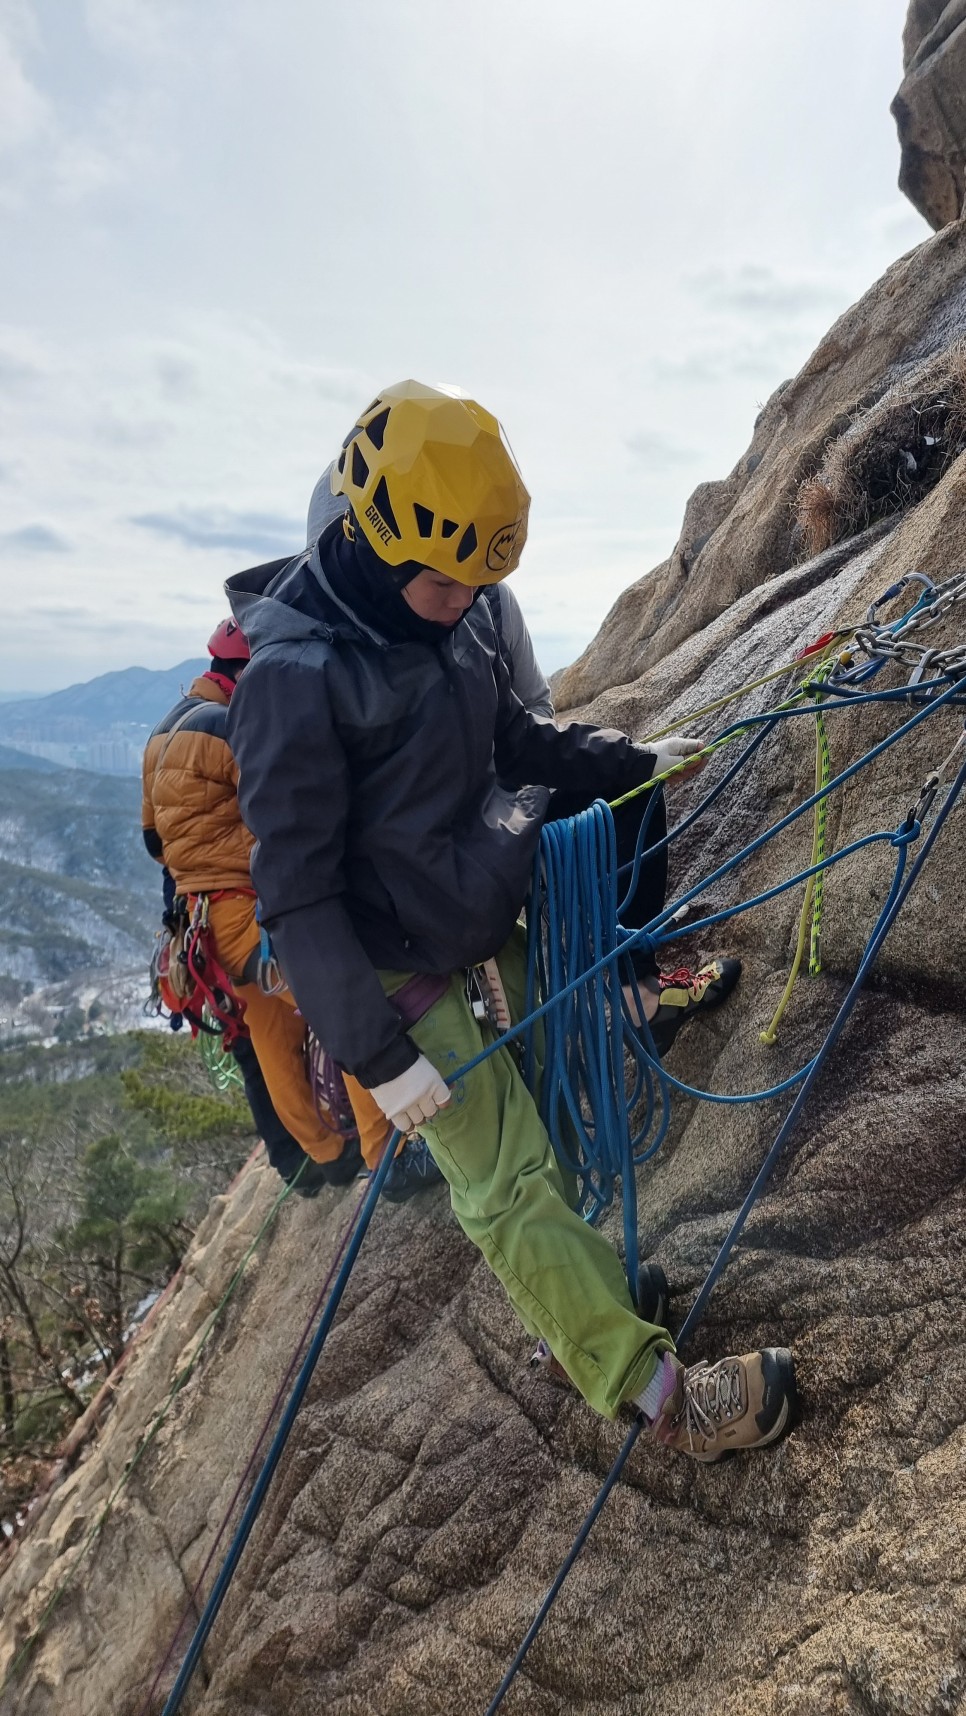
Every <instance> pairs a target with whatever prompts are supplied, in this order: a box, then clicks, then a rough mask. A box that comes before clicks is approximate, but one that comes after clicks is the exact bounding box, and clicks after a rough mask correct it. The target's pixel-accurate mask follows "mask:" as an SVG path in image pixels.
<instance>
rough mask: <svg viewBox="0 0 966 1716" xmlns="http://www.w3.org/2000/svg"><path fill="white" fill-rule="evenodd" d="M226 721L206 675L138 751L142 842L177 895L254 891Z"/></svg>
mask: <svg viewBox="0 0 966 1716" xmlns="http://www.w3.org/2000/svg"><path fill="white" fill-rule="evenodd" d="M227 717H228V698H227V696H226V694H225V692H224V691H223V690H222V689H221V686H220V685H217V684H216V683H215V681H214V680H213V679H209V678H207V677H205V676H203V677H202V678H201V679H195V680H193V681H192V683H191V686H190V687H189V690H188V695H187V696H186V697H183V698H182V699H181V702H180V703H177V704H176V705H175V707H174V708H173V709H171V710H169V711H168V714H167V715H165V717H164V719H163V721H159V722H158V725H157V726H156V727H155V729H154V732H153V733H152V734H151V737H150V739H149V740H148V743H147V749H146V750H145V753H144V762H143V764H142V769H141V779H142V789H143V790H142V801H141V824H142V828H143V831H144V844H145V846H146V847H147V849H148V851H149V852H150V854H151V856H152V858H156V859H157V860H158V862H159V863H160V864H165V865H167V868H168V869H169V870H170V872H171V874H172V876H173V877H174V880H175V886H176V888H177V891H178V893H179V894H205V893H213V892H214V891H215V890H216V889H218V888H245V889H248V890H251V891H252V892H253V891H254V890H252V883H251V875H250V873H249V868H248V860H249V857H250V854H251V849H252V846H253V845H254V838H253V836H252V835H251V834H249V832H248V829H247V828H246V827H245V824H244V823H243V822H242V819H241V811H240V810H239V808H238V765H237V764H236V762H235V759H234V757H233V756H232V752H231V746H230V745H229V743H228V738H227ZM175 728H176V729H177V731H175V730H174V729H175Z"/></svg>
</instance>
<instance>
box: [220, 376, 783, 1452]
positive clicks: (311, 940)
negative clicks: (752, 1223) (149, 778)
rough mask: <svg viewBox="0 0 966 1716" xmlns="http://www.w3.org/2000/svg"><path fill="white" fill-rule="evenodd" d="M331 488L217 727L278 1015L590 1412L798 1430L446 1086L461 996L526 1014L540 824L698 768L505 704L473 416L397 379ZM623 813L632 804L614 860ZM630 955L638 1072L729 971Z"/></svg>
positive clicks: (541, 1145) (692, 1445) (753, 1435)
mask: <svg viewBox="0 0 966 1716" xmlns="http://www.w3.org/2000/svg"><path fill="white" fill-rule="evenodd" d="M332 486H333V490H334V491H335V493H336V494H338V495H340V496H342V497H344V501H345V502H346V503H347V507H348V510H347V511H345V512H344V513H337V515H336V516H335V517H334V518H333V519H332V520H331V522H330V523H329V524H328V525H327V526H326V528H325V529H323V531H322V534H321V535H320V537H319V538H318V540H317V541H316V542H314V543H313V544H312V545H311V546H310V547H309V548H308V549H307V550H306V552H305V553H303V554H301V555H299V556H298V558H297V559H295V560H292V561H278V562H274V563H273V564H271V565H269V566H263V567H257V568H255V569H254V570H252V571H249V572H244V573H240V574H239V575H238V576H236V577H234V578H232V579H230V580H229V584H228V593H229V596H230V599H231V603H232V607H233V610H234V612H235V615H236V618H237V619H238V621H239V623H240V624H241V626H242V627H243V628H244V630H245V632H246V634H247V635H248V638H249V640H250V643H251V647H252V662H251V666H250V667H249V669H248V670H247V672H246V674H245V675H244V677H243V679H242V682H241V684H240V686H239V688H238V690H237V691H236V693H235V696H234V699H233V701H232V706H231V716H230V729H231V741H232V746H233V749H234V753H235V756H236V758H237V760H238V763H239V767H240V787H239V792H240V800H241V804H242V808H243V812H244V816H245V821H246V823H247V825H248V826H249V827H250V828H251V829H252V831H253V832H254V834H255V836H256V839H257V842H258V844H257V846H256V847H255V851H254V854H253V862H252V869H253V877H254V881H255V885H256V887H257V890H258V893H259V897H260V899H261V901H262V906H263V912H264V917H265V921H266V923H267V924H268V927H269V928H270V930H271V933H272V937H273V941H274V944H275V948H276V952H277V955H278V957H279V959H280V962H281V965H282V968H283V970H284V972H285V974H286V977H287V979H288V981H289V983H290V984H291V987H292V990H293V992H294V994H295V996H296V998H297V1000H298V1003H299V1006H300V1008H301V1010H302V1012H303V1013H304V1014H305V1016H306V1017H307V1019H308V1020H309V1021H310V1023H311V1025H312V1026H313V1029H314V1030H315V1031H316V1033H317V1035H318V1037H319V1039H320V1041H321V1042H322V1044H323V1045H324V1047H325V1048H326V1050H327V1051H328V1052H329V1053H330V1054H331V1055H332V1056H333V1058H334V1059H335V1060H336V1061H337V1062H338V1063H339V1065H340V1066H342V1067H343V1068H344V1069H345V1070H346V1071H347V1072H349V1073H350V1074H352V1075H353V1076H354V1077H355V1078H357V1079H358V1080H359V1081H360V1083H362V1084H363V1085H364V1086H366V1087H367V1088H368V1089H369V1091H370V1092H371V1094H372V1096H373V1097H374V1099H375V1101H376V1102H377V1103H378V1104H379V1106H380V1108H381V1109H382V1110H383V1112H384V1113H385V1114H386V1115H387V1117H388V1118H390V1119H391V1120H392V1121H393V1122H394V1123H395V1125H397V1126H399V1127H400V1128H401V1129H402V1130H403V1131H404V1132H410V1131H413V1130H418V1131H419V1132H420V1133H421V1134H422V1136H423V1137H424V1138H425V1139H426V1141H427V1144H428V1146H429V1149H430V1151H431V1152H432V1156H433V1158H434V1159H435V1162H436V1164H437V1165H438V1167H439V1168H440V1169H441V1170H442V1173H443V1175H444V1176H445V1178H446V1180H447V1181H448V1183H449V1188H450V1196H451V1201H452V1206H453V1210H454V1212H455V1214H456V1217H457V1219H458V1221H459V1222H460V1224H461V1226H462V1227H463V1229H464V1231H465V1232H466V1233H467V1234H468V1236H469V1238H470V1239H471V1240H472V1241H473V1242H474V1243H475V1244H476V1245H477V1246H478V1247H479V1249H480V1250H481V1251H482V1253H483V1255H484V1257H485V1258H486V1260H487V1262H488V1263H489V1265H490V1267H491V1268H492V1269H493V1270H494V1271H495V1273H496V1274H497V1275H498V1277H499V1279H500V1280H501V1282H502V1283H503V1286H504V1288H505V1289H506V1291H507V1293H508V1294H509V1297H510V1299H511V1301H512V1302H513V1305H514V1307H515V1309H516V1311H517V1313H518V1315H519V1317H520V1320H521V1322H522V1323H523V1324H524V1326H525V1328H526V1329H527V1330H528V1331H529V1332H530V1334H531V1335H533V1336H537V1337H540V1339H541V1340H543V1341H544V1342H545V1343H546V1344H547V1345H548V1346H549V1348H550V1349H551V1351H552V1353H553V1355H554V1357H555V1358H556V1359H557V1361H558V1362H559V1364H560V1365H561V1366H562V1367H563V1369H564V1370H565V1371H566V1373H567V1375H568V1376H569V1377H570V1379H571V1380H572V1382H573V1383H574V1384H575V1385H576V1387H577V1388H578V1389H579V1390H580V1391H581V1393H582V1394H583V1395H584V1397H585V1398H586V1399H587V1400H588V1401H589V1402H590V1403H591V1404H592V1405H593V1406H594V1407H596V1408H597V1410H598V1411H600V1412H602V1413H604V1414H605V1415H606V1416H607V1417H614V1416H615V1414H616V1413H617V1411H618V1409H619V1408H620V1407H621V1406H622V1405H624V1404H630V1405H632V1406H634V1407H635V1408H636V1409H637V1410H638V1411H640V1412H641V1413H643V1414H644V1415H645V1417H646V1418H647V1419H648V1421H649V1422H650V1424H651V1425H652V1427H653V1431H654V1434H655V1436H656V1437H657V1439H658V1440H659V1441H662V1442H664V1443H666V1444H667V1445H668V1446H670V1447H673V1448H676V1449H680V1450H682V1451H684V1452H687V1453H691V1454H692V1455H694V1456H695V1457H696V1458H698V1459H702V1460H714V1459H717V1458H719V1457H720V1456H721V1454H723V1453H725V1452H729V1451H731V1450H733V1449H736V1448H755V1447H760V1446H764V1445H765V1444H767V1443H770V1442H773V1441H775V1440H777V1438H778V1437H779V1436H781V1435H782V1434H783V1433H784V1431H785V1430H786V1429H787V1428H788V1427H789V1425H790V1423H791V1421H792V1417H793V1411H794V1371H793V1366H792V1360H791V1355H790V1353H788V1352H787V1351H785V1350H784V1349H782V1348H768V1349H765V1350H764V1351H761V1352H755V1353H748V1354H744V1355H741V1356H732V1357H728V1358H725V1359H721V1360H718V1361H717V1363H715V1364H711V1365H709V1364H705V1363H702V1364H699V1365H694V1366H691V1367H689V1368H688V1369H685V1368H684V1366H683V1365H682V1364H681V1363H680V1361H679V1360H678V1359H677V1358H676V1356H675V1354H674V1347H673V1342H672V1340H671V1338H670V1336H669V1334H668V1333H667V1330H666V1329H664V1328H662V1327H660V1326H659V1325H658V1324H656V1323H649V1322H647V1321H645V1320H643V1319H642V1318H641V1317H640V1316H638V1314H637V1312H636V1311H635V1308H634V1305H633V1303H632V1300H631V1298H630V1295H629V1292H628V1288H627V1284H626V1281H625V1279H624V1274H623V1271H622V1269H621V1266H620V1263H619V1261H618V1258H617V1256H616V1254H615V1252H614V1251H613V1249H612V1248H611V1246H610V1245H609V1244H608V1242H607V1241H606V1240H605V1239H604V1238H603V1236H602V1235H601V1234H600V1233H598V1232H596V1231H595V1230H594V1229H593V1228H592V1227H590V1226H588V1225H587V1224H586V1223H585V1222H584V1221H583V1220H582V1219H581V1218H580V1216H578V1215H577V1214H576V1213H575V1212H574V1210H573V1209H572V1208H571V1207H570V1205H569V1203H568V1200H567V1195H566V1190H565V1182H564V1178H563V1176H562V1174H561V1171H560V1169H559V1167H558V1165H557V1162H556V1160H555V1158H554V1155H553V1151H552V1148H551V1145H550V1142H549V1139H548V1137H547V1133H546V1131H545V1129H544V1127H543V1124H542V1122H541V1120H540V1117H539V1113H538V1110H537V1107H536V1105H535V1103H534V1100H533V1097H532V1096H531V1093H530V1091H529V1090H528V1089H527V1087H526V1085H525V1084H524V1082H523V1079H522V1077H521V1074H520V1072H519V1069H518V1067H517V1063H516V1060H515V1058H514V1056H513V1054H512V1053H511V1052H510V1051H509V1049H507V1048H501V1049H499V1050H498V1051H497V1052H496V1053H495V1054H494V1055H492V1056H491V1057H490V1058H489V1059H488V1060H487V1061H485V1062H484V1063H483V1064H482V1065H481V1066H479V1067H477V1068H476V1069H475V1070H474V1071H473V1072H471V1073H469V1074H467V1075H465V1076H464V1077H463V1078H461V1079H458V1080H457V1081H456V1083H455V1084H454V1086H453V1088H452V1089H449V1088H448V1087H447V1084H446V1082H445V1081H446V1080H447V1079H448V1078H450V1077H451V1076H452V1075H453V1074H455V1073H456V1072H457V1071H458V1069H459V1068H460V1067H461V1066H462V1065H464V1064H465V1063H466V1062H467V1061H469V1060H471V1059H473V1057H474V1056H475V1055H477V1054H478V1053H479V1051H480V1048H481V1046H482V1042H483V1041H489V1040H491V1031H492V1029H493V1026H492V1025H491V1024H490V1023H489V1021H488V1020H487V1019H484V1020H483V1021H482V1023H481V1021H480V1019H479V1018H478V1016H477V1014H478V1012H479V1011H480V1009H479V1008H477V1009H476V1010H475V1011H474V1006H473V1000H474V995H473V993H472V982H471V983H470V985H468V981H467V974H468V973H471V974H472V973H473V972H474V971H475V970H477V969H478V968H480V967H481V966H483V965H484V964H485V963H486V962H489V965H488V970H489V971H490V973H491V974H494V973H495V975H496V986H495V991H494V988H493V987H492V986H491V988H490V992H489V1000H490V1001H491V1002H493V1003H494V1006H495V1010H496V1013H497V1014H499V1012H500V1010H501V1008H502V1009H505V1010H506V1011H507V1012H509V1014H510V1015H511V1016H512V1017H514V1018H519V1017H521V1016H522V1010H523V1005H524V988H525V971H524V956H523V949H522V946H521V939H520V936H519V931H518V929H517V918H518V916H519V913H520V910H521V907H522V904H523V901H524V898H525V895H526V892H527V887H528V883H529V877H530V869H531V864H532V861H533V856H534V852H535V850H536V847H537V845H538V842H539V837H540V830H541V828H542V827H543V824H544V822H545V821H546V820H547V819H548V817H555V816H561V815H570V814H573V813H574V811H576V810H577V809H580V808H584V807H586V806H587V805H589V804H590V803H591V802H592V801H593V799H594V798H597V797H601V796H602V797H606V798H608V799H615V798H617V797H619V796H620V795H621V794H623V793H626V792H628V791H630V790H631V789H632V788H634V787H637V786H640V785H642V784H643V783H644V782H645V781H647V780H649V779H651V777H652V775H654V774H655V773H663V772H664V771H665V770H666V769H667V768H669V767H671V766H672V765H673V764H675V763H677V764H680V763H681V762H682V760H683V759H685V758H686V757H687V755H688V754H689V752H690V751H691V750H693V749H695V748H696V747H695V746H694V745H692V744H691V743H690V742H689V741H687V740H681V739H672V740H664V741H662V743H661V745H660V746H654V747H652V748H648V749H644V748H642V747H640V746H638V745H635V744H634V743H632V741H631V740H630V739H628V738H627V737H626V736H625V735H624V734H621V733H617V732H613V731H607V730H602V729H599V728H595V727H590V726H586V725H582V724H580V723H571V724H570V725H568V726H566V727H558V726H557V725H556V724H555V722H554V721H553V720H550V719H546V718H540V717H538V716H535V715H533V714H531V713H530V712H529V711H528V710H527V709H525V707H524V706H523V704H522V703H521V702H520V700H519V698H518V697H517V696H516V695H515V694H514V691H513V689H512V683H511V677H510V673H509V669H508V666H507V662H506V659H505V656H504V653H503V650H502V649H501V645H500V639H499V636H498V632H497V628H496V625H495V621H494V615H493V609H492V607H491V606H490V604H489V602H487V601H482V600H479V599H478V598H479V597H480V595H481V592H483V591H485V590H486V589H487V587H488V586H490V585H494V584H497V583H499V582H500V581H501V580H502V579H503V578H506V577H507V576H508V575H509V574H511V573H512V572H513V571H514V570H515V569H516V567H517V566H518V564H519V561H520V556H521V554H522V552H523V547H524V543H525V541H526V536H527V521H528V514H529V495H528V493H527V490H526V488H525V486H524V483H523V479H522V477H521V475H520V471H519V468H518V466H517V463H516V460H515V458H514V456H513V453H512V452H511V450H510V447H509V445H508V443H507V441H506V438H505V436H504V435H503V432H502V430H501V428H500V425H499V423H498V422H497V420H496V418H495V417H493V416H491V414H490V413H489V412H488V411H485V410H484V409H483V407H482V406H480V405H478V404H477V403H476V402H475V401H474V400H472V399H469V398H465V397H463V396H462V395H459V394H457V393H455V392H451V391H449V390H445V389H440V388H432V387H427V386H424V385H422V384H421V383H419V382H415V381H406V382H402V383H400V384H399V385H398V386H395V387H390V388H387V389H385V390H384V391H383V392H382V393H380V394H379V395H378V396H377V397H376V398H375V399H374V400H373V401H372V403H371V404H370V405H369V406H368V407H367V408H366V410H365V411H363V412H362V413H361V415H360V416H359V418H358V419H357V420H356V422H355V424H354V425H353V427H352V429H351V430H350V432H349V434H348V435H347V436H346V439H345V442H344V445H343V448H342V451H341V453H340V455H339V458H338V460H337V462H336V464H335V466H334V470H333V477H332ZM524 783H530V784H524ZM639 816H640V809H639V807H638V809H637V812H636V816H635V814H634V810H633V801H632V804H631V806H630V807H629V810H628V811H627V812H626V813H625V818H624V822H623V827H622V826H621V825H619V827H618V838H619V841H620V840H623V841H624V842H625V843H626V841H627V839H628V836H629V838H630V839H631V840H633V838H634V836H635V835H636V832H637V824H638V823H639ZM627 817H630V821H628V820H627ZM662 832H663V824H661V823H660V822H659V823H658V826H657V827H656V828H655V829H654V834H653V838H654V840H655V842H656V841H658V840H659V839H660V835H661V833H662ZM665 862H666V861H665V857H664V851H663V849H661V850H659V851H656V852H653V853H651V854H650V855H649V856H647V857H646V861H645V863H644V864H643V865H642V869H641V880H640V883H639V886H638V889H637V894H636V896H635V900H634V902H633V904H632V908H631V910H630V911H627V910H625V913H624V918H623V921H624V923H625V925H627V926H628V927H635V924H636V925H641V924H644V923H646V922H648V921H649V919H650V918H651V917H653V916H654V915H655V913H656V912H657V911H658V910H659V909H660V907H661V904H662V903H663V898H664V890H665V885H666V869H665ZM631 958H632V959H633V961H634V968H635V975H636V978H637V985H638V987H639V990H640V993H641V995H642V997H643V1006H644V1010H645V1013H646V1014H647V1015H648V1018H649V1022H650V1027H651V1031H652V1035H653V1038H654V1041H655V1044H656V1046H657V1048H658V1050H659V1052H661V1053H665V1052H666V1051H667V1049H668V1048H669V1046H670V1043H671V1041H672V1040H673V1038H674V1036H675V1034H676V1032H677V1031H678V1030H679V1029H680V1027H681V1026H682V1024H685V1023H687V1022H688V1021H689V1020H691V1019H692V1018H694V1017H699V1016H700V1015H701V1014H703V1013H704V1012H706V1011H708V1009H709V1008H711V1007H712V1006H714V1005H716V1004H718V1003H719V1002H721V1001H723V1000H724V999H725V998H726V996H727V995H728V993H729V992H730V990H731V989H732V987H733V986H734V983H735V982H736V981H737V978H738V974H739V970H740V967H739V965H738V962H737V961H736V960H715V961H712V962H711V963H710V964H709V965H707V966H705V967H704V968H703V969H702V970H701V971H698V972H682V971H677V972H675V973H674V974H673V976H672V977H671V978H670V979H668V980H665V979H664V978H663V977H662V974H661V973H660V972H659V971H658V970H657V967H656V964H655V962H654V960H653V958H652V957H651V956H649V955H648V954H646V953H640V952H638V953H636V954H634V955H632V956H631ZM495 996H496V999H495Z"/></svg>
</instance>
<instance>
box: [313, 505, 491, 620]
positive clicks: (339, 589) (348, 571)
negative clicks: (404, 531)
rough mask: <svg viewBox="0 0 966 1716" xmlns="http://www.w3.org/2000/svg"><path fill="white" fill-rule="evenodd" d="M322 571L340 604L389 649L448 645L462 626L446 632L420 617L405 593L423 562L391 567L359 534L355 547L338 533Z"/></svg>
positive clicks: (414, 561) (354, 543) (411, 561)
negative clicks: (401, 645)
mask: <svg viewBox="0 0 966 1716" xmlns="http://www.w3.org/2000/svg"><path fill="white" fill-rule="evenodd" d="M327 546H328V545H327ZM322 570H323V572H324V573H325V576H326V578H327V579H328V581H329V583H330V585H331V586H332V589H333V590H334V591H335V594H336V595H337V596H338V598H339V601H340V602H344V603H345V606H346V607H347V608H349V609H350V610H351V612H352V613H353V614H355V616H356V618H357V619H359V620H361V621H362V623H363V625H366V626H369V627H370V628H371V629H372V631H374V632H378V634H379V636H380V637H382V638H385V639H386V642H387V643H427V644H438V643H442V642H443V641H444V639H446V638H448V637H449V636H450V635H451V634H452V633H453V632H454V631H455V630H456V626H458V625H459V623H460V621H459V620H457V621H456V624H455V625H451V626H441V625H437V623H436V621H435V620H424V619H422V618H421V617H420V615H419V614H414V613H413V610H412V608H411V607H410V606H409V603H408V602H407V601H406V598H405V596H404V595H403V590H404V589H405V587H406V585H407V584H409V583H410V582H411V581H412V579H413V578H415V577H416V575H417V573H419V572H421V571H422V570H423V568H422V566H421V565H420V563H419V561H418V560H407V561H405V562H404V563H403V565H402V566H387V564H386V562H385V561H384V560H380V558H379V556H378V554H377V553H376V551H375V549H374V548H372V547H370V545H369V543H368V541H367V540H366V538H365V537H364V536H363V535H362V532H361V531H360V530H358V528H357V531H356V539H355V541H354V542H350V541H349V539H348V537H347V536H346V535H345V534H344V533H343V532H342V531H341V530H340V531H338V532H335V533H334V540H333V542H332V545H331V547H330V548H328V552H327V553H326V555H325V558H324V559H323V562H322ZM477 593H478V592H477ZM474 599H475V598H474ZM469 611H470V610H469V608H467V610H466V613H469ZM460 618H461V619H462V618H465V615H461V616H460Z"/></svg>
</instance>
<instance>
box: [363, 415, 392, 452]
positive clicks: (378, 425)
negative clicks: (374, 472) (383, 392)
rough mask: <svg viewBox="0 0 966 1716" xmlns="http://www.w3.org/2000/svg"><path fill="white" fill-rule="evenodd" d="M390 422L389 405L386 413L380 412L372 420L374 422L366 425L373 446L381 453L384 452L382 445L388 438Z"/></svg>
mask: <svg viewBox="0 0 966 1716" xmlns="http://www.w3.org/2000/svg"><path fill="white" fill-rule="evenodd" d="M388 422H389V407H388V405H387V406H386V409H385V411H380V412H378V414H377V415H376V416H375V417H374V418H373V419H372V422H371V423H367V424H366V434H367V435H368V437H369V439H370V441H371V442H372V444H373V446H374V447H377V448H378V449H379V451H380V452H382V443H383V441H384V440H385V438H386V424H387V423H388Z"/></svg>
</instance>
